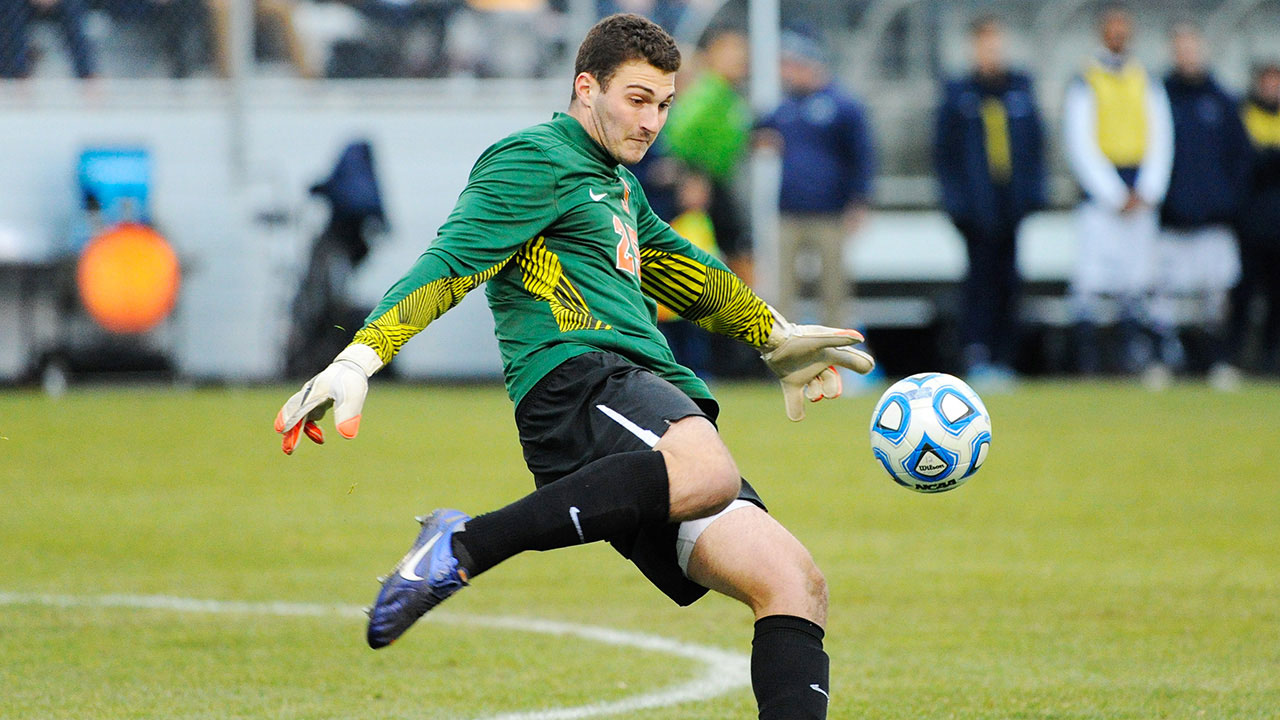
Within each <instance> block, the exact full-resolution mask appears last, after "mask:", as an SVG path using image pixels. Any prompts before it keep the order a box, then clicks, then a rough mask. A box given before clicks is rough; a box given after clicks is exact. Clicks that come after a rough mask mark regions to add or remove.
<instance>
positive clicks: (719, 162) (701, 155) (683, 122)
mask: <svg viewBox="0 0 1280 720" xmlns="http://www.w3.org/2000/svg"><path fill="white" fill-rule="evenodd" d="M747 60H748V51H747V38H746V36H744V35H743V34H742V31H740V30H736V29H732V28H715V29H712V30H710V31H709V32H708V33H707V34H706V35H705V36H704V40H703V43H702V45H700V46H699V51H698V53H697V56H696V57H695V58H694V59H693V62H692V63H688V64H687V66H688V67H689V68H690V70H692V73H691V75H692V78H691V79H687V80H680V79H678V81H677V82H678V83H679V85H678V89H677V91H676V95H677V98H678V99H677V101H676V102H675V103H674V104H673V105H672V106H671V114H670V116H669V117H668V120H667V125H666V127H665V128H663V130H662V134H661V135H659V136H658V144H659V147H660V150H659V151H660V152H661V153H662V154H664V155H667V156H669V157H672V158H675V159H676V160H679V161H680V162H681V163H683V164H684V165H685V166H687V167H689V168H692V169H694V170H697V171H699V172H701V173H703V174H704V175H705V176H706V177H707V178H708V179H709V180H710V181H711V206H710V209H709V212H710V215H711V222H712V224H713V225H714V226H715V230H716V239H717V241H718V243H719V245H720V250H721V252H723V253H724V255H725V259H726V262H728V264H729V267H730V268H732V269H733V270H734V272H737V273H738V275H739V276H741V277H743V278H745V279H747V280H748V281H749V280H750V278H751V276H752V275H751V239H750V235H749V234H748V228H747V224H746V220H745V219H744V217H743V213H742V210H741V208H740V207H739V205H738V199H737V196H736V195H735V193H734V191H733V185H734V183H735V181H736V180H737V174H738V172H739V170H740V168H741V164H742V161H743V160H744V158H745V157H746V151H747V145H748V142H749V140H750V134H751V125H752V115H751V108H750V106H748V105H747V101H746V99H745V98H744V97H743V95H742V94H741V91H740V88H741V86H742V83H743V82H745V81H746V79H747V71H748V65H747ZM686 72H687V71H686ZM685 77H686V78H688V77H689V76H688V75H686V76H685Z"/></svg>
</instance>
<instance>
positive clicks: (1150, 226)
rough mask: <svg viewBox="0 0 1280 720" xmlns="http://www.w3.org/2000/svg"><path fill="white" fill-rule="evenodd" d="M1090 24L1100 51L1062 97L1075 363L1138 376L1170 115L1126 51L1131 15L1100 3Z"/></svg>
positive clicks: (1169, 149) (1144, 358)
mask: <svg viewBox="0 0 1280 720" xmlns="http://www.w3.org/2000/svg"><path fill="white" fill-rule="evenodd" d="M1098 30H1099V34H1100V35H1101V39H1102V46H1103V47H1102V49H1101V52H1099V53H1098V54H1097V55H1096V56H1094V57H1093V58H1091V59H1090V60H1089V62H1088V64H1087V65H1086V67H1085V69H1084V71H1083V72H1082V73H1081V74H1080V75H1079V76H1077V77H1076V78H1075V79H1074V80H1073V81H1072V82H1071V83H1070V84H1069V85H1068V87H1067V92H1066V97H1065V98H1064V100H1063V140H1064V149H1065V151H1066V156H1067V161H1068V164H1069V165H1070V167H1071V171H1072V173H1073V174H1074V175H1075V178H1076V181H1077V182H1078V183H1079V184H1080V187H1081V189H1082V190H1083V191H1084V196H1085V197H1084V201H1083V202H1081V204H1080V207H1079V211H1078V213H1077V222H1078V229H1079V245H1078V248H1077V256H1076V267H1075V271H1074V273H1073V275H1072V278H1071V287H1070V310H1071V315H1072V319H1073V320H1074V321H1075V324H1076V337H1075V348H1076V351H1077V358H1076V362H1077V369H1078V370H1079V371H1081V372H1082V373H1085V374H1092V373H1095V372H1098V371H1099V370H1102V369H1118V370H1121V371H1123V372H1126V373H1131V374H1139V373H1143V372H1145V370H1146V369H1147V367H1148V366H1149V364H1150V363H1151V359H1152V355H1151V343H1150V337H1151V335H1152V334H1153V331H1152V328H1151V319H1150V317H1151V314H1150V295H1151V291H1152V287H1153V283H1154V276H1155V243H1156V236H1157V234H1158V232H1159V226H1158V217H1157V209H1158V208H1159V207H1160V204H1161V203H1162V202H1163V201H1164V196H1165V191H1166V190H1167V189H1168V187H1169V173H1170V170H1171V169H1172V165H1173V119H1172V117H1171V116H1170V111H1169V99H1168V96H1167V95H1166V94H1165V91H1164V86H1163V85H1162V84H1161V83H1160V82H1159V81H1158V80H1153V79H1152V78H1151V77H1150V76H1149V75H1148V74H1147V71H1146V70H1145V69H1143V67H1142V64H1141V63H1139V62H1138V61H1137V60H1136V59H1135V58H1133V57H1132V56H1131V55H1130V54H1129V44H1130V41H1131V40H1132V38H1133V32H1134V20H1133V14H1132V13H1131V12H1130V11H1129V10H1128V9H1127V8H1126V7H1125V6H1123V5H1119V4H1112V5H1108V6H1107V7H1105V8H1104V9H1103V10H1102V13H1101V15H1100V16H1099V22H1098ZM1117 321H1118V322H1117ZM1112 323H1115V324H1117V325H1118V329H1119V340H1120V342H1119V345H1118V348H1116V349H1117V352H1114V353H1110V354H1108V355H1107V356H1105V357H1107V359H1108V360H1109V362H1107V363H1106V364H1105V365H1104V363H1103V359H1104V354H1103V352H1102V344H1101V343H1100V342H1099V333H1098V329H1099V327H1100V326H1102V325H1104V324H1108V325H1109V324H1112Z"/></svg>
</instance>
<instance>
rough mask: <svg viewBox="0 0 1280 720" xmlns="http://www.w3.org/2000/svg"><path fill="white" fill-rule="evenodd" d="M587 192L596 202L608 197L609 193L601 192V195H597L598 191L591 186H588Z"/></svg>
mask: <svg viewBox="0 0 1280 720" xmlns="http://www.w3.org/2000/svg"><path fill="white" fill-rule="evenodd" d="M587 194H588V195H590V196H591V199H592V200H593V201H595V202H600V201H601V200H603V199H605V198H606V197H608V193H600V194H599V195H597V194H596V191H595V190H592V189H591V188H587Z"/></svg>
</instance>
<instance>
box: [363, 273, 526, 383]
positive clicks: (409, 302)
mask: <svg viewBox="0 0 1280 720" xmlns="http://www.w3.org/2000/svg"><path fill="white" fill-rule="evenodd" d="M510 259H511V258H507V260H503V261H502V262H500V263H498V264H497V265H494V266H493V267H491V268H489V269H488V270H484V271H482V272H479V273H476V274H475V275H467V276H465V277H446V278H440V279H439V280H433V281H432V282H429V283H427V284H426V285H423V286H422V287H420V288H418V289H417V290H414V291H413V292H411V293H409V294H408V295H406V296H405V298H404V299H403V300H401V301H400V302H398V303H396V304H395V305H392V306H391V308H390V309H389V310H387V311H386V312H385V313H383V314H382V315H381V316H379V317H378V318H377V319H375V320H374V321H373V322H371V323H368V324H367V325H365V326H364V327H363V328H361V329H360V330H359V331H358V332H357V333H356V334H355V337H353V338H352V339H351V342H353V343H362V344H365V345H368V346H369V347H371V348H373V349H374V350H375V351H376V352H377V353H378V357H380V358H382V362H384V363H387V362H391V358H393V357H395V355H396V353H398V352H400V348H401V347H403V346H404V344H405V343H407V342H409V339H410V338H412V337H413V336H414V335H417V334H418V333H420V332H422V329H423V328H425V327H426V326H427V325H429V324H431V322H432V321H433V320H435V319H436V318H438V317H440V316H441V315H443V314H444V313H445V311H447V310H448V309H449V308H451V307H453V306H454V305H457V304H458V303H459V302H461V301H462V298H463V296H465V295H466V294H467V293H469V292H471V291H472V290H474V289H476V288H477V287H479V286H480V285H481V284H483V283H484V282H485V281H487V280H488V279H489V278H491V277H493V276H494V275H497V274H498V271H499V270H501V269H502V267H503V266H504V265H506V264H507V262H508V261H509V260H510Z"/></svg>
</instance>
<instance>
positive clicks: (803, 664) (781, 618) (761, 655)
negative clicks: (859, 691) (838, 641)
mask: <svg viewBox="0 0 1280 720" xmlns="http://www.w3.org/2000/svg"><path fill="white" fill-rule="evenodd" d="M822 636H823V632H822V628H821V627H819V626H818V625H816V624H814V623H811V622H809V621H808V620H805V619H804V618H799V617H794V616H791V615H769V616H767V617H762V618H760V619H759V620H757V621H756V636H755V638H754V639H753V640H752V641H751V688H752V689H753V690H754V691H755V694H756V704H757V705H758V706H759V707H760V720H824V719H825V718H826V717H827V703H828V702H829V701H830V696H829V694H828V693H829V692H830V684H829V676H830V672H831V668H830V664H829V661H828V659H827V653H826V652H824V651H823V650H822Z"/></svg>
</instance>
